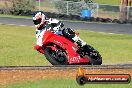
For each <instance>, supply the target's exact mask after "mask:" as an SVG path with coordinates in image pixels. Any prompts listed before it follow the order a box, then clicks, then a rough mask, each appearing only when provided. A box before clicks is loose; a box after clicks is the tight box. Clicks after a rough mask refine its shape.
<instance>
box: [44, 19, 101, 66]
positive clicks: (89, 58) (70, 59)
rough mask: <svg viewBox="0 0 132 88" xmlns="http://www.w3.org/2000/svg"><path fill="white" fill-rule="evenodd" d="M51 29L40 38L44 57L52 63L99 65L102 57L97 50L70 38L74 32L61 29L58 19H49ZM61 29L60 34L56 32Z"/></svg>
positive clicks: (61, 24)
mask: <svg viewBox="0 0 132 88" xmlns="http://www.w3.org/2000/svg"><path fill="white" fill-rule="evenodd" d="M48 23H50V24H49V25H50V27H51V29H54V31H46V32H45V34H44V35H43V38H42V42H43V43H42V44H43V45H42V49H43V50H44V55H45V57H46V59H47V60H48V61H49V62H50V63H51V64H52V65H101V64H102V57H101V55H100V54H99V52H98V51H97V50H95V49H94V48H93V47H91V46H90V45H88V44H86V45H85V46H83V47H82V46H81V44H80V43H79V42H76V43H75V42H74V41H73V40H72V38H73V36H74V35H75V32H74V33H73V31H71V30H70V28H67V29H65V28H64V29H63V30H61V29H62V27H63V26H64V25H63V23H61V22H60V21H58V20H53V19H50V20H48ZM55 30H56V31H59V30H61V32H62V34H63V35H61V34H56V33H55Z"/></svg>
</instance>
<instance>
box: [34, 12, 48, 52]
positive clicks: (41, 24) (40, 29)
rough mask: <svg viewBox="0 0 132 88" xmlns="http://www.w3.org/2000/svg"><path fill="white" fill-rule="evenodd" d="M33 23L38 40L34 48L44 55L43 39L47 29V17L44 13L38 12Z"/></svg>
mask: <svg viewBox="0 0 132 88" xmlns="http://www.w3.org/2000/svg"><path fill="white" fill-rule="evenodd" d="M33 22H34V24H35V27H36V38H37V42H36V45H35V46H34V49H36V50H37V51H39V52H40V53H42V54H43V53H44V50H43V49H42V38H43V35H44V33H45V27H46V16H45V14H44V12H43V11H37V12H35V13H34V14H33Z"/></svg>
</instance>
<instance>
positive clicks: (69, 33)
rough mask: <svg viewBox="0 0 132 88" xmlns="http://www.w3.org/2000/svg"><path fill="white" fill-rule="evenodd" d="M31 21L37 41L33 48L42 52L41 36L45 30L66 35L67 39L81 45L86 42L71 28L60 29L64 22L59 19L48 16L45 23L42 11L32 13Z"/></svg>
mask: <svg viewBox="0 0 132 88" xmlns="http://www.w3.org/2000/svg"><path fill="white" fill-rule="evenodd" d="M33 22H34V24H35V27H36V38H37V42H36V45H35V46H34V49H36V50H37V51H39V52H40V53H42V54H44V50H43V48H42V38H43V35H44V34H45V31H46V30H53V31H54V32H55V34H61V35H63V36H65V37H67V38H68V39H69V40H71V41H73V42H76V43H77V44H78V45H80V46H82V47H83V46H85V45H86V42H84V41H83V40H81V39H80V38H79V36H78V35H77V34H76V33H75V32H74V31H73V30H72V29H71V28H64V29H62V28H63V26H64V24H63V23H62V22H61V21H59V20H56V19H52V18H50V19H49V22H48V23H46V16H45V14H44V12H43V11H37V12H35V13H34V15H33ZM47 26H48V29H47ZM58 26H59V27H58ZM58 28H60V29H61V30H58Z"/></svg>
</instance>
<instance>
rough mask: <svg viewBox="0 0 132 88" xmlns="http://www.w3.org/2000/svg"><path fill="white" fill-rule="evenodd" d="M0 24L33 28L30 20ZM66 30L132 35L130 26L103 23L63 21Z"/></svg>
mask: <svg viewBox="0 0 132 88" xmlns="http://www.w3.org/2000/svg"><path fill="white" fill-rule="evenodd" d="M0 24H11V25H21V26H34V25H33V22H32V19H24V18H7V17H0ZM64 24H65V27H66V28H68V27H69V28H72V29H87V30H89V31H95V32H107V33H117V34H132V25H131V24H110V23H107V24H104V23H90V22H87V23H86V22H71V21H64Z"/></svg>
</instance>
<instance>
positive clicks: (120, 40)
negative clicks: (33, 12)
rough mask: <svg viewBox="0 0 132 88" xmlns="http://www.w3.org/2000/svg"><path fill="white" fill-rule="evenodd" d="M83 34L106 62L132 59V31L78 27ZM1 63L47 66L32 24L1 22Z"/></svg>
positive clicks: (47, 63)
mask: <svg viewBox="0 0 132 88" xmlns="http://www.w3.org/2000/svg"><path fill="white" fill-rule="evenodd" d="M78 32H80V37H81V38H82V39H83V40H85V41H86V42H87V43H88V44H90V45H92V46H93V47H94V48H96V49H97V50H98V51H99V52H100V54H101V55H102V57H103V64H113V63H123V62H129V61H132V60H131V58H132V54H131V52H132V46H131V45H132V35H119V34H107V33H104V34H102V33H96V32H89V31H86V30H78ZM0 38H1V39H0V66H44V65H49V62H48V61H47V60H46V59H45V58H44V56H43V55H41V54H39V53H38V52H37V51H35V50H34V48H33V46H34V45H35V42H36V38H35V29H34V28H33V27H22V26H9V25H0Z"/></svg>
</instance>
